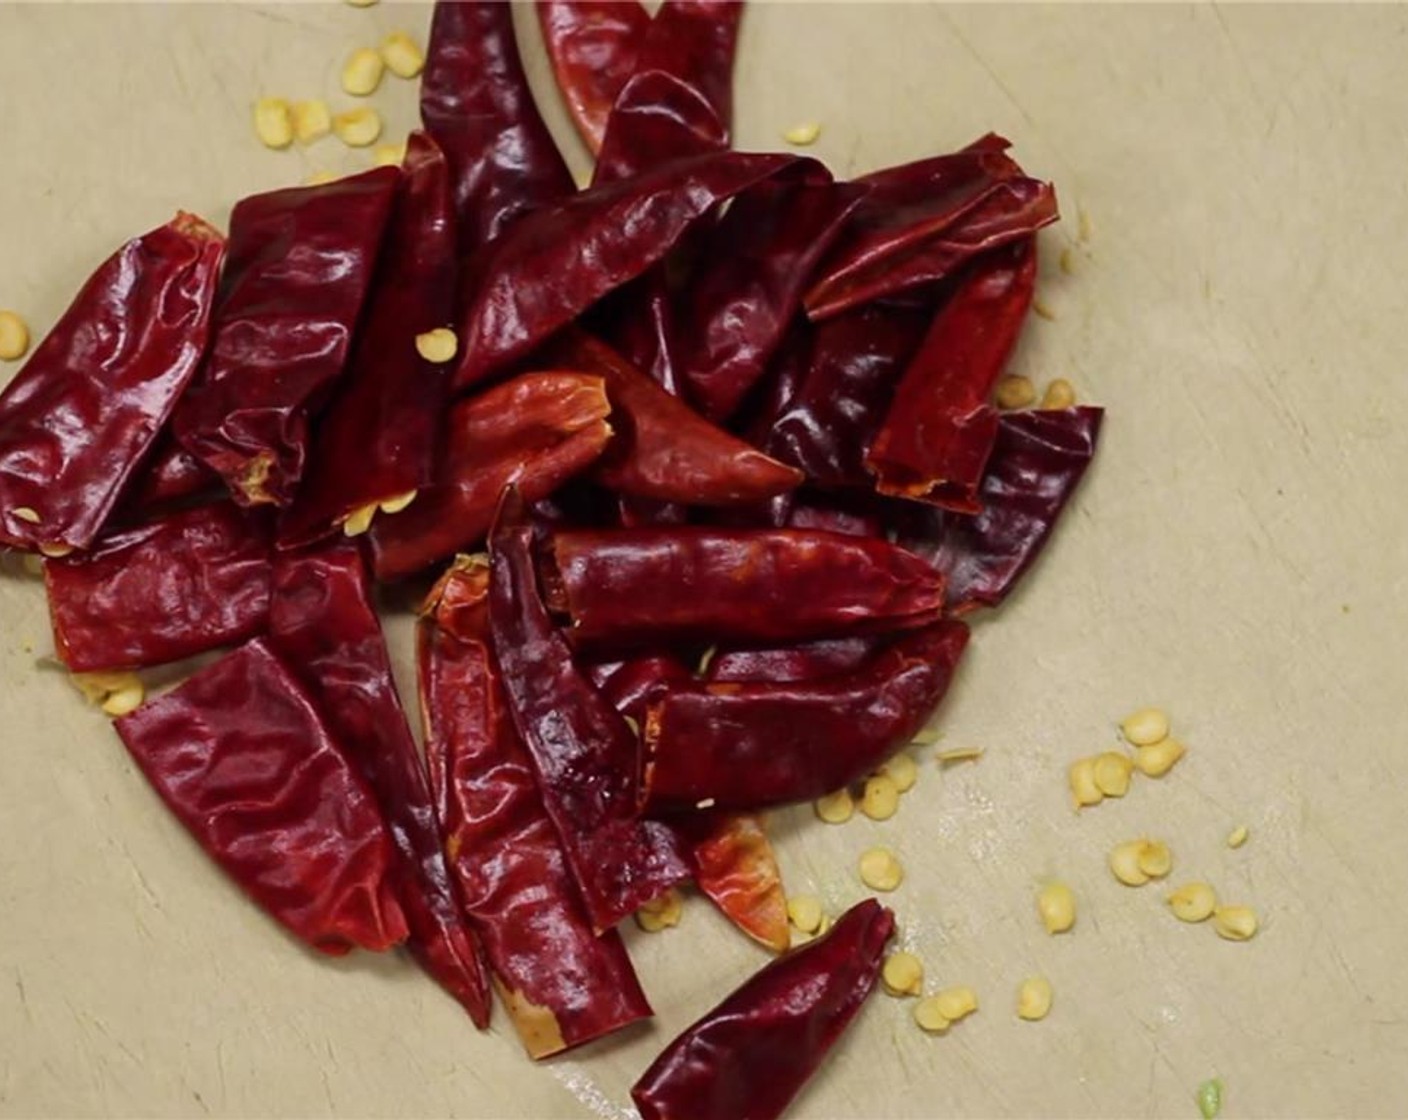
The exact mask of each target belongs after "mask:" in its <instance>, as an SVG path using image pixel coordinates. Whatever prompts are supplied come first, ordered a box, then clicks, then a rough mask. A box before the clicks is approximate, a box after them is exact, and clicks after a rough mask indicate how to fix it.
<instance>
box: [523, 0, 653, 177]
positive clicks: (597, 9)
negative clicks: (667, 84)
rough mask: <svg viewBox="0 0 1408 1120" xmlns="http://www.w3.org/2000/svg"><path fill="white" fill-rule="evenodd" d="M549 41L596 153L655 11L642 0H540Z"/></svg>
mask: <svg viewBox="0 0 1408 1120" xmlns="http://www.w3.org/2000/svg"><path fill="white" fill-rule="evenodd" d="M536 7H537V9H538V21H539V22H540V23H541V24H542V28H543V43H544V45H545V46H546V47H547V52H548V57H549V58H550V59H551V60H552V69H553V75H554V76H555V77H556V78H557V88H558V89H559V90H561V91H562V97H563V100H564V101H565V102H566V103H567V110H568V112H569V113H570V114H571V117H572V123H573V124H575V125H576V126H577V131H578V132H579V133H580V134H581V136H582V139H583V140H584V141H586V144H587V147H588V148H590V149H591V151H592V154H593V155H595V154H596V153H597V152H598V151H599V150H600V149H601V139H602V137H603V136H604V135H605V134H606V119H607V118H608V117H609V116H610V115H611V106H612V104H613V103H614V102H615V100H616V95H617V94H618V93H620V92H621V87H622V86H623V85H625V84H626V79H627V78H629V77H630V76H631V73H632V72H633V71H634V70H635V65H636V54H637V52H638V51H639V49H640V43H641V39H642V38H643V36H644V35H645V32H646V29H647V28H648V27H649V26H650V13H649V12H647V11H646V10H645V8H644V7H643V6H641V4H639V3H638V2H637V0H538V3H537V5H536Z"/></svg>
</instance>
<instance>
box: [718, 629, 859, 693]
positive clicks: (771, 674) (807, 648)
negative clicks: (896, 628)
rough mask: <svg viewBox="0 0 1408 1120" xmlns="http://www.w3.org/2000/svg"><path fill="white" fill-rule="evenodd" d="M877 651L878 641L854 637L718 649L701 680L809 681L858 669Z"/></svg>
mask: <svg viewBox="0 0 1408 1120" xmlns="http://www.w3.org/2000/svg"><path fill="white" fill-rule="evenodd" d="M879 648H880V639H879V638H876V637H873V636H867V635H855V636H852V637H849V638H823V639H821V640H820V641H815V642H800V643H798V644H797V645H793V646H772V647H764V648H758V647H751V646H750V647H744V648H742V649H721V650H719V651H718V652H717V653H715V654H714V656H713V657H712V658H711V659H710V660H709V668H708V670H707V671H706V672H705V674H704V679H705V680H706V681H709V682H711V683H712V682H714V681H773V682H774V683H782V682H785V681H813V680H818V679H820V678H822V677H834V676H839V675H841V674H842V673H850V672H854V671H855V670H856V669H859V668H860V667H861V666H862V665H864V664H865V663H866V662H867V661H869V660H870V658H871V657H873V656H874V654H875V652H876V650H878V649H879Z"/></svg>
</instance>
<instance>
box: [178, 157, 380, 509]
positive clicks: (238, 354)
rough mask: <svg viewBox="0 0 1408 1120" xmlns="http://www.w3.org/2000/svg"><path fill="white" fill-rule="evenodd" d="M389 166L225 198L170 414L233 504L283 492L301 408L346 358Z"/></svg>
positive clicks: (302, 446)
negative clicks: (210, 277) (201, 359)
mask: <svg viewBox="0 0 1408 1120" xmlns="http://www.w3.org/2000/svg"><path fill="white" fill-rule="evenodd" d="M400 177H401V173H400V172H399V171H397V170H396V169H395V168H394V167H378V168H374V169H372V170H371V171H366V172H363V173H362V174H360V175H353V176H351V177H350V178H347V179H338V180H336V181H334V182H331V183H323V184H321V185H319V186H316V187H293V188H290V189H287V190H280V191H270V192H269V193H267V194H260V195H254V196H253V197H251V198H246V199H243V200H241V201H240V202H238V203H236V204H235V209H234V212H233V213H232V214H231V216H230V256H229V262H228V264H227V265H226V266H225V274H224V276H223V277H222V279H221V282H220V294H219V298H218V301H217V303H216V307H215V328H214V330H215V336H214V341H213V343H212V346H211V352H210V356H209V359H208V360H207V362H206V366H205V369H204V370H203V371H202V373H201V376H200V377H199V378H198V379H197V380H196V382H195V384H193V385H192V386H191V388H190V389H189V390H188V391H187V393H186V395H185V397H183V398H182V400H181V405H180V407H179V408H178V409H176V412H175V416H174V418H173V423H174V425H175V431H176V437H177V438H178V439H179V440H180V441H181V443H182V445H183V446H184V447H185V448H186V450H187V451H189V452H190V453H191V454H192V455H194V456H195V457H196V458H197V459H199V460H200V461H201V462H203V463H204V464H205V465H206V466H208V467H210V468H211V469H212V470H213V471H215V472H216V473H217V474H219V475H220V476H221V477H222V478H224V480H225V484H226V485H227V486H228V487H229V488H230V492H231V493H232V494H233V495H234V498H235V500H236V501H237V502H239V503H240V504H241V505H246V506H250V505H260V504H264V503H273V504H274V505H279V506H287V505H288V504H289V503H290V502H292V501H293V496H294V492H295V491H296V490H297V488H298V483H299V481H300V480H301V479H302V477H303V472H304V469H305V467H306V465H307V458H308V434H309V433H308V426H309V422H310V419H311V414H312V413H313V412H314V411H315V410H316V409H317V408H319V407H321V405H322V404H323V403H324V402H325V401H326V399H327V396H328V394H329V393H330V392H331V390H332V387H333V384H334V382H336V381H337V380H338V378H340V377H341V376H342V372H343V368H344V367H345V366H346V364H347V357H348V354H349V352H350V350H351V347H352V335H353V331H354V330H355V329H356V326H357V321H358V319H359V318H360V316H361V313H362V304H363V303H364V301H365V299H366V295H367V290H368V288H370V286H371V280H372V270H373V267H374V265H375V264H376V259H377V254H378V252H379V250H380V248H381V235H382V230H383V229H384V228H385V226H386V219H387V216H388V214H389V213H390V211H391V202H392V198H393V197H394V195H395V193H396V184H397V181H398V180H399V179H400Z"/></svg>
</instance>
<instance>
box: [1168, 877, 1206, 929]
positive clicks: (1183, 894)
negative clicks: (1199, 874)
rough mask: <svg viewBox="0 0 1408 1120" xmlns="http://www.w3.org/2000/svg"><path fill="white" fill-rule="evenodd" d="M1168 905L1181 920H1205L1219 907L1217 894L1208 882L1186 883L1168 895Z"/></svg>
mask: <svg viewBox="0 0 1408 1120" xmlns="http://www.w3.org/2000/svg"><path fill="white" fill-rule="evenodd" d="M1168 905H1169V909H1170V910H1172V911H1173V916H1174V917H1175V918H1177V919H1178V920H1179V921H1180V922H1205V921H1207V920H1208V919H1209V918H1211V917H1212V915H1213V911H1214V910H1216V909H1217V894H1216V893H1215V892H1214V891H1213V889H1212V887H1210V886H1209V885H1208V884H1207V883H1184V884H1183V886H1181V887H1179V888H1178V889H1177V890H1175V891H1173V892H1172V893H1171V894H1170V895H1169V896H1168Z"/></svg>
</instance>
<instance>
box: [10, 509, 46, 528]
mask: <svg viewBox="0 0 1408 1120" xmlns="http://www.w3.org/2000/svg"><path fill="white" fill-rule="evenodd" d="M10 512H11V513H12V514H14V516H16V517H18V518H19V519H20V520H21V521H28V522H29V523H30V524H31V525H38V524H39V522H40V521H41V520H43V519H42V518H41V517H40V516H39V514H38V513H36V512H35V511H34V510H32V509H30V508H29V507H28V506H16V507H15V508H14V509H12V510H11V511H10Z"/></svg>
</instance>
